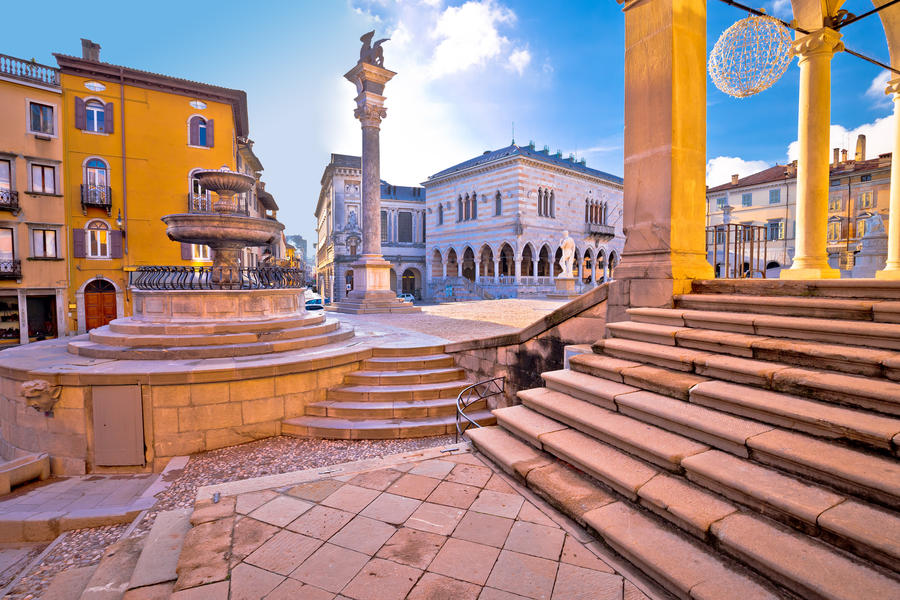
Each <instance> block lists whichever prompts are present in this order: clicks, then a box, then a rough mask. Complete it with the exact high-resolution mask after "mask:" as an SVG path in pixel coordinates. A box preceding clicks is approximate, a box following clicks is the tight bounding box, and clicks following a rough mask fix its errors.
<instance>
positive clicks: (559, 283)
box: [547, 277, 578, 300]
mask: <svg viewBox="0 0 900 600" xmlns="http://www.w3.org/2000/svg"><path fill="white" fill-rule="evenodd" d="M555 283H556V291H555V292H554V293H552V294H547V297H548V298H553V299H555V300H569V299H571V298H574V297H576V296H578V291H577V290H576V289H575V278H574V277H557V278H556V282H555Z"/></svg>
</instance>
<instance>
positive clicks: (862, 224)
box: [856, 219, 869, 238]
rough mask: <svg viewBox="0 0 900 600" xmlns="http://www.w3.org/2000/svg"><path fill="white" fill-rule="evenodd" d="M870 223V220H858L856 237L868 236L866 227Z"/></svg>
mask: <svg viewBox="0 0 900 600" xmlns="http://www.w3.org/2000/svg"><path fill="white" fill-rule="evenodd" d="M868 222H869V220H868V219H858V220H857V221H856V237H859V238H861V237H863V236H864V235H866V226H867V224H868Z"/></svg>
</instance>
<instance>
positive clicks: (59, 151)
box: [0, 55, 67, 348]
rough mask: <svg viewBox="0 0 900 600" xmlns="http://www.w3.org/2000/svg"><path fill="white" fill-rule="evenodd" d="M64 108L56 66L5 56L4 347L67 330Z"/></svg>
mask: <svg viewBox="0 0 900 600" xmlns="http://www.w3.org/2000/svg"><path fill="white" fill-rule="evenodd" d="M61 109H62V94H61V91H60V86H59V73H58V71H57V70H56V69H54V68H53V67H47V66H44V65H40V64H37V63H35V62H33V61H25V60H22V59H18V58H13V57H10V56H5V55H0V348H2V347H4V346H7V345H15V344H19V343H22V344H25V343H28V342H29V340H31V341H34V340H38V339H45V338H48V337H54V336H56V335H57V333H58V332H65V328H66V317H65V301H66V287H67V279H66V278H67V273H66V261H65V256H66V244H67V241H66V238H67V236H66V228H65V222H66V221H65V218H66V211H65V205H64V201H63V196H62V190H63V182H64V181H65V174H64V173H63V172H62V168H61V167H62V159H63V141H62V119H61V115H60V111H61Z"/></svg>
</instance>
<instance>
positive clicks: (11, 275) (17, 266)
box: [0, 258, 22, 279]
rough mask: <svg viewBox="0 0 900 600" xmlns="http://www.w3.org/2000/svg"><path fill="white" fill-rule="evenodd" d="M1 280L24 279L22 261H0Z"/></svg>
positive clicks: (14, 259)
mask: <svg viewBox="0 0 900 600" xmlns="http://www.w3.org/2000/svg"><path fill="white" fill-rule="evenodd" d="M0 279H22V261H21V260H19V259H18V258H8V259H0Z"/></svg>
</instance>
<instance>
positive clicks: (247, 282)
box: [131, 266, 306, 291]
mask: <svg viewBox="0 0 900 600" xmlns="http://www.w3.org/2000/svg"><path fill="white" fill-rule="evenodd" d="M131 285H132V286H134V287H135V288H137V289H139V290H160V291H164V290H262V289H283V288H302V287H306V278H305V276H304V275H303V269H292V268H285V267H243V268H238V267H235V268H231V267H216V266H212V267H207V266H190V267H184V266H147V267H138V268H137V269H136V270H135V271H134V272H132V274H131Z"/></svg>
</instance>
